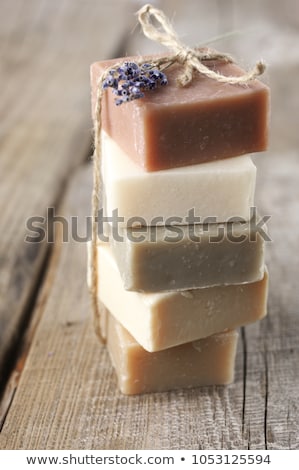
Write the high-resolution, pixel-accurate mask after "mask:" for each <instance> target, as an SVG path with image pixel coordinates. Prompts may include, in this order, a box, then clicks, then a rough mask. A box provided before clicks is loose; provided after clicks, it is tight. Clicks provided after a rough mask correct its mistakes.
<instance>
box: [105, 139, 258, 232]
mask: <svg viewBox="0 0 299 470" xmlns="http://www.w3.org/2000/svg"><path fill="white" fill-rule="evenodd" d="M102 141H103V143H102V146H103V147H102V176H103V181H104V190H105V198H106V215H107V216H108V217H110V218H112V217H113V211H115V210H117V215H118V217H119V218H122V220H119V226H126V227H129V226H132V225H134V224H135V223H136V224H140V225H148V226H151V225H153V224H156V223H157V219H156V218H157V217H158V218H159V219H161V218H162V223H161V222H160V225H169V224H171V223H172V224H173V223H175V224H177V225H181V224H183V225H186V224H187V223H188V222H186V217H187V216H188V214H189V212H190V211H191V210H194V213H195V215H196V216H199V217H201V223H203V222H204V219H206V218H207V217H215V218H216V221H217V222H218V223H219V222H227V221H228V220H229V219H230V218H231V217H241V218H243V219H244V220H249V218H250V207H252V206H253V203H254V190H255V180H256V167H255V165H254V164H253V162H252V160H251V158H250V157H249V156H242V157H239V158H230V159H226V160H219V161H216V162H209V163H203V164H199V165H192V166H187V167H180V168H173V169H170V170H161V171H156V172H145V171H144V170H142V169H141V168H139V167H138V166H137V165H136V164H135V163H134V162H133V161H132V160H131V159H130V158H129V157H128V156H127V155H126V154H125V153H124V151H123V150H122V149H121V148H120V147H119V146H118V145H117V144H116V143H115V142H114V141H113V140H112V139H111V138H110V137H108V136H107V135H106V134H104V133H103V135H102ZM173 217H175V219H173ZM137 218H138V219H137Z"/></svg>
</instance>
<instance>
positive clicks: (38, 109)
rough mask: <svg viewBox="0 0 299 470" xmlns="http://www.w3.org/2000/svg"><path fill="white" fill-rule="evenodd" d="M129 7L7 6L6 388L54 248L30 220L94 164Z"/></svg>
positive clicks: (0, 188)
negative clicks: (103, 81) (79, 169)
mask: <svg viewBox="0 0 299 470" xmlns="http://www.w3.org/2000/svg"><path fill="white" fill-rule="evenodd" d="M127 6H128V5H127V3H126V2H122V3H121V5H119V2H116V1H115V0H114V1H109V2H108V1H104V2H103V1H100V2H99V1H96V0H90V1H79V2H73V1H72V0H65V1H60V0H54V1H51V2H49V1H47V0H43V1H40V0H14V1H13V2H11V1H10V0H3V1H2V2H1V16H0V38H1V41H0V54H1V68H0V77H1V78H0V81H1V89H2V99H1V103H0V119H1V128H0V151H1V158H0V175H1V176H0V178H1V185H0V211H1V245H0V297H1V305H0V383H1V382H2V379H3V377H2V376H1V374H2V372H3V365H4V363H5V360H6V357H7V354H8V352H9V350H10V348H11V347H12V346H13V345H14V339H15V338H16V337H17V335H18V329H19V326H20V323H21V321H22V319H23V317H24V314H25V311H26V305H27V304H28V302H29V301H30V295H31V293H32V291H33V289H34V286H35V285H36V284H37V282H38V278H39V275H40V270H41V265H42V261H43V259H44V258H45V253H46V244H45V243H40V244H34V245H32V244H28V243H24V237H25V235H26V220H27V219H28V218H29V217H32V216H35V215H39V216H43V217H45V216H46V208H47V207H49V206H53V205H55V203H56V201H57V200H58V199H59V196H60V193H61V191H63V188H64V184H65V181H66V179H67V178H68V177H69V175H70V173H71V172H72V170H73V169H74V168H75V167H76V166H77V165H78V164H79V163H80V162H82V161H83V160H84V159H86V158H87V155H88V152H89V148H90V141H91V134H92V133H91V121H90V119H89V116H90V104H89V64H90V63H91V62H92V61H93V60H95V59H97V58H99V59H100V58H104V57H108V56H111V55H112V54H114V53H115V52H116V48H117V47H118V46H119V43H120V42H121V40H122V37H123V34H124V31H125V30H126V29H127V28H128V25H129V24H130V21H131V10H132V8H131V9H130V8H127ZM116 7H117V9H118V11H119V15H115V8H116ZM112 22H113V25H114V27H113V28H111V23H112ZM1 371H2V372H1Z"/></svg>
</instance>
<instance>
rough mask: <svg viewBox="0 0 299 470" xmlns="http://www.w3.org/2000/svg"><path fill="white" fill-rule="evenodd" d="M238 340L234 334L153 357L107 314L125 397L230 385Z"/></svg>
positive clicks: (111, 347) (111, 350) (112, 354)
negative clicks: (180, 389) (205, 386)
mask: <svg viewBox="0 0 299 470" xmlns="http://www.w3.org/2000/svg"><path fill="white" fill-rule="evenodd" d="M103 313H105V312H103ZM237 340H238V334H237V332H236V331H234V330H233V331H227V332H223V333H219V334H216V335H214V336H210V337H209V338H204V339H200V340H197V341H193V342H190V343H187V344H183V345H181V346H176V347H174V348H170V349H166V350H164V351H159V352H154V353H150V352H148V351H145V349H143V348H142V346H140V345H139V344H138V343H137V341H136V340H135V339H134V338H133V337H132V336H131V335H130V334H129V333H128V331H127V330H126V329H125V328H124V327H123V326H122V325H121V324H120V323H119V322H118V321H117V320H115V319H114V318H113V316H112V315H110V314H109V313H108V332H107V345H108V351H109V354H110V357H111V361H112V364H113V366H114V368H115V371H116V375H117V378H118V384H119V388H120V390H121V392H122V393H124V394H126V395H134V394H139V393H147V392H163V391H166V390H173V389H177V388H191V387H198V386H202V385H226V384H229V383H231V382H232V381H233V378H234V365H235V355H236V347H237Z"/></svg>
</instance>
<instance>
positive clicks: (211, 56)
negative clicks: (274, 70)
mask: <svg viewBox="0 0 299 470" xmlns="http://www.w3.org/2000/svg"><path fill="white" fill-rule="evenodd" d="M152 19H155V20H156V21H157V23H158V25H160V26H161V28H162V31H160V30H159V29H158V28H157V27H155V26H154V25H153V22H152ZM138 20H139V23H140V24H141V26H142V30H143V33H144V35H145V36H146V37H148V38H149V39H151V40H153V41H156V42H159V43H160V44H163V46H165V47H167V48H168V49H170V50H172V51H173V52H174V56H173V57H171V58H169V57H168V60H169V61H170V62H171V63H174V62H177V63H180V64H182V65H183V66H184V71H183V73H182V74H181V75H180V76H179V77H178V79H177V81H178V84H179V85H181V86H186V85H188V84H189V83H190V82H191V81H192V77H193V72H194V71H197V72H199V73H201V74H203V75H205V76H206V77H209V78H212V79H213V80H217V81H218V82H222V83H230V84H238V85H241V84H245V83H247V82H249V81H250V80H253V79H255V78H256V77H258V76H259V75H261V74H262V73H264V71H265V68H266V67H265V64H264V63H263V62H262V61H259V62H257V63H256V65H255V67H254V68H253V69H252V70H250V71H249V72H247V73H245V74H244V75H241V76H240V77H233V76H226V75H221V74H220V73H218V72H215V71H214V70H211V69H210V68H208V67H207V66H206V65H205V64H204V63H203V61H207V60H225V61H226V62H233V60H232V58H231V56H230V55H228V54H221V53H218V52H215V51H211V50H209V49H208V50H205V51H202V50H198V49H191V48H190V47H187V46H185V45H184V44H183V43H182V42H181V41H180V39H179V37H178V35H177V34H176V32H175V30H174V29H173V27H172V25H171V23H170V21H169V20H168V18H167V17H166V16H165V15H164V13H163V12H162V11H161V10H158V9H157V8H154V7H153V6H151V5H145V6H144V7H142V8H141V9H140V10H139V12H138Z"/></svg>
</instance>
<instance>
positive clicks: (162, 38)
mask: <svg viewBox="0 0 299 470" xmlns="http://www.w3.org/2000/svg"><path fill="white" fill-rule="evenodd" d="M152 19H155V20H156V22H157V23H158V25H160V27H161V28H162V30H161V31H160V30H159V29H158V28H156V27H155V26H154V25H153V23H152ZM138 20H139V23H140V25H141V26H142V30H143V33H144V35H145V36H147V37H148V38H149V39H151V40H153V41H156V42H159V43H160V44H163V45H164V46H166V47H167V48H168V49H170V50H171V51H173V55H172V56H169V55H167V56H165V57H160V58H158V59H156V60H155V61H154V65H155V66H158V67H159V66H164V68H165V67H168V66H169V65H172V64H174V63H179V64H181V65H182V66H183V72H182V73H181V74H180V75H179V76H178V79H177V82H178V84H179V85H180V86H186V85H188V84H189V83H190V82H191V81H192V78H193V74H194V72H195V71H197V72H199V73H201V74H203V75H205V76H206V77H209V78H211V79H213V80H217V81H218V82H221V83H229V84H233V85H236V84H237V85H242V84H246V83H248V82H249V81H251V80H253V79H255V78H256V77H257V76H259V75H261V74H262V73H263V72H264V71H265V68H266V67H265V65H264V63H263V62H261V61H259V62H257V63H256V65H255V67H254V68H253V69H252V70H251V71H249V72H247V73H245V74H244V75H241V76H239V77H235V76H226V75H222V74H220V73H218V72H215V71H214V70H212V69H210V68H209V67H207V66H206V65H205V64H204V62H205V61H211V60H224V61H226V62H232V58H231V57H230V56H229V55H228V54H221V53H218V52H215V51H213V50H209V49H205V50H200V49H191V48H189V47H187V46H185V45H184V44H183V43H182V42H181V41H180V40H179V38H178V36H177V34H176V32H175V30H174V29H173V27H172V25H171V24H170V22H169V20H168V19H167V17H166V16H165V15H164V13H163V12H162V11H161V10H158V9H157V8H154V7H153V6H151V5H149V4H148V5H145V6H144V7H142V8H141V9H140V10H139V11H138ZM136 62H137V63H138V64H139V65H140V64H142V63H143V62H144V60H143V59H142V58H141V59H140V60H137V61H136ZM120 65H122V62H120V63H118V64H113V66H112V67H109V68H108V69H106V70H105V71H104V72H103V73H102V74H101V76H100V77H99V79H98V82H97V97H96V108H95V129H94V134H95V136H94V142H95V143H94V154H93V192H92V239H91V253H90V257H89V267H90V277H91V282H90V293H91V301H92V308H93V312H94V325H95V330H96V333H97V335H98V337H99V338H100V340H101V341H102V342H104V337H103V332H102V329H101V325H100V320H101V313H100V307H99V299H98V250H97V240H98V223H97V217H98V215H99V214H98V212H99V209H100V200H99V195H100V187H101V169H100V164H101V129H102V117H101V108H102V97H103V92H104V91H103V83H104V80H105V79H106V77H107V75H108V74H109V72H110V70H111V69H112V68H117V67H119V66H120Z"/></svg>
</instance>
